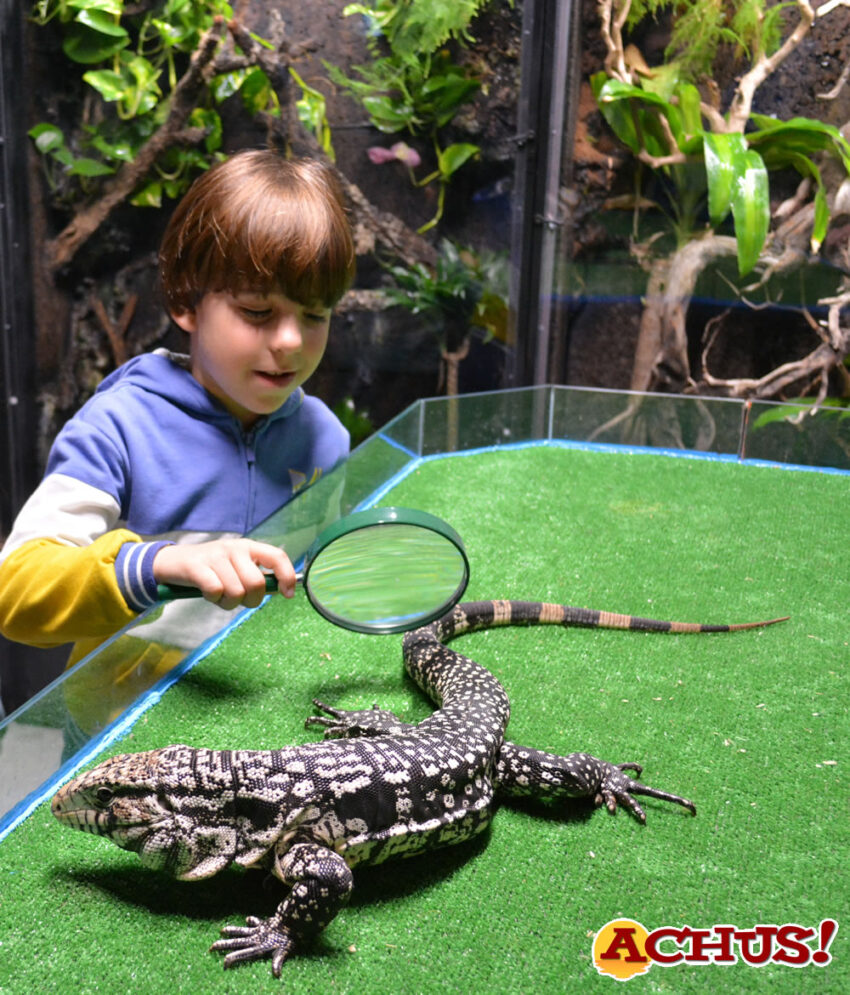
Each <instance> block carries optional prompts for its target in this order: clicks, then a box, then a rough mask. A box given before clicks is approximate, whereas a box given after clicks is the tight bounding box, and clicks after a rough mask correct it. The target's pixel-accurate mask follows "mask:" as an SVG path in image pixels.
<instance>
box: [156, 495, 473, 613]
mask: <svg viewBox="0 0 850 995" xmlns="http://www.w3.org/2000/svg"><path fill="white" fill-rule="evenodd" d="M297 580H299V581H300V582H301V583H302V584H303V586H304V590H305V592H306V594H307V597H308V598H309V600H310V604H311V605H312V606H313V607H314V608H315V609H316V611H317V612H318V613H319V614H320V615H322V616H324V618H326V619H327V620H328V621H329V622H333V624H334V625H339V626H342V628H344V629H351V630H352V631H354V632H373V633H388V632H406V631H407V630H409V629H415V628H418V627H419V626H420V625H427V624H428V623H429V622H433V621H434V619H437V618H439V617H440V616H441V615H443V614H445V613H446V612H447V611H449V609H451V608H453V607H454V606H455V605H456V604H457V603H458V601H460V599H461V597H462V596H463V592H464V591H465V590H466V585H467V583H468V581H469V561H468V560H467V558H466V550H465V549H464V546H463V541H462V539H461V538H460V536H459V535H458V534H457V532H455V530H454V529H453V528H452V527H451V526H450V525H449V524H448V523H447V522H444V521H443V520H442V519H441V518H437V517H436V516H435V515H431V514H429V513H428V512H426V511H416V510H414V509H411V508H371V509H369V510H368V511H357V512H354V514H352V515H346V516H345V517H344V518H341V519H340V520H339V521H337V522H334V524H333V525H331V526H329V527H328V528H326V529H325V530H324V531H323V532H321V533H320V534H319V536H318V537H317V538H316V540H315V541H314V542H313V544H312V545H311V546H310V548H309V549H308V550H307V553H306V555H305V557H304V567H303V570H302V571H301V573H299V574H298V575H297ZM266 590H268V591H276V590H277V578H276V577H275V576H274V575H273V574H269V575H267V577H266ZM157 593H158V596H159V600H160V601H171V600H172V599H175V598H199V597H202V595H201V592H200V590H198V588H196V587H179V586H177V585H171V584H160V585H159V587H158V592H157Z"/></svg>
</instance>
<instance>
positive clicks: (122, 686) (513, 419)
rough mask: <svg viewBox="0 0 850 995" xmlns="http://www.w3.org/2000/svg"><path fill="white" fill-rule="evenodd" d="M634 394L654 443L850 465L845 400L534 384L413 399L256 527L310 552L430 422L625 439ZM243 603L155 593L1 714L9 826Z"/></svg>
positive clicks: (0, 792)
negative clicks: (811, 401) (814, 405)
mask: <svg viewBox="0 0 850 995" xmlns="http://www.w3.org/2000/svg"><path fill="white" fill-rule="evenodd" d="M638 402H639V404H638ZM636 404H637V405H638V406H637V411H638V412H639V415H640V418H642V419H643V420H644V422H645V424H646V425H647V426H648V428H649V429H651V430H652V431H651V432H649V431H648V432H647V438H649V439H650V440H651V441H650V442H649V445H652V446H657V447H661V448H677V449H679V448H686V449H698V448H702V449H704V450H705V451H707V452H713V453H727V454H734V453H736V452H738V451H739V450H740V449H741V448H744V449H745V452H746V455H747V456H748V457H751V458H759V459H768V460H775V461H779V462H791V463H795V464H803V465H811V466H834V467H839V468H844V469H850V459H848V453H850V418H848V415H850V412H848V411H847V410H845V409H834V408H827V409H823V410H821V411H819V412H818V413H817V414H816V415H815V416H814V417H812V416H811V415H809V414H808V410H807V409H806V410H803V411H801V409H800V408H799V407H792V406H790V405H771V404H757V405H753V406H752V410H751V412H750V415H749V420H748V423H747V429H746V438H745V440H744V441H745V442H746V446H745V447H743V446H742V442H741V432H740V426H741V425H742V424H743V414H744V413H745V411H746V410H747V406H746V405H745V404H744V403H743V402H740V401H728V400H724V399H715V400H705V399H699V398H690V397H676V396H672V395H633V394H627V393H619V392H616V391H599V390H589V389H577V388H560V387H558V388H551V387H540V388H528V389H523V390H512V391H501V392H493V393H486V394H475V395H465V396H460V397H456V398H439V399H436V400H431V401H428V402H417V404H415V405H414V406H413V407H412V408H411V409H410V410H409V411H408V412H405V413H403V414H402V415H400V416H399V417H398V418H397V419H396V420H395V421H394V422H392V423H390V425H388V426H387V428H386V430H384V431H382V432H381V433H379V434H378V435H375V436H373V437H372V438H370V439H369V440H367V441H366V442H365V443H363V445H361V446H359V447H358V448H357V449H356V450H355V451H354V452H353V453H352V455H351V457H350V459H349V460H348V462H347V463H346V464H345V465H344V466H342V467H340V468H338V469H337V470H336V471H334V472H333V473H331V474H328V475H327V476H326V477H324V478H322V479H321V480H320V481H318V482H317V483H316V484H315V485H314V486H312V487H311V488H309V489H308V490H306V491H305V492H304V493H303V494H301V495H300V496H299V497H297V498H296V499H295V500H294V501H292V502H291V503H290V504H288V505H286V506H285V507H283V508H281V509H280V510H279V511H278V512H276V513H275V514H274V515H272V516H271V517H270V518H269V519H267V521H265V522H263V523H262V525H260V526H259V527H258V528H257V529H256V530H255V532H254V533H253V534H254V535H256V536H257V537H260V538H263V539H266V540H269V541H274V542H278V543H280V544H281V545H283V546H284V548H285V549H286V550H287V552H288V554H289V555H290V556H291V557H292V558H293V559H298V558H300V557H301V556H302V555H303V553H304V552H305V550H306V549H307V547H308V546H309V544H310V542H312V539H313V538H314V537H315V535H316V533H317V531H319V530H320V529H321V528H322V527H323V526H324V525H325V524H327V523H328V522H329V521H333V520H334V519H335V518H337V517H339V515H340V514H344V513H347V512H349V511H351V510H353V509H354V508H355V507H357V506H358V505H362V504H363V503H364V502H366V501H367V499H370V498H374V497H375V495H376V494H378V495H380V491H381V489H383V488H384V486H385V485H386V483H387V481H389V480H391V479H393V478H395V477H397V475H398V474H399V473H400V472H403V471H404V470H405V469H406V468H408V467H410V466H414V465H416V459H415V457H414V456H413V455H412V452H413V451H415V448H418V441H416V440H418V438H419V435H420V432H421V437H422V452H423V454H424V455H432V454H436V453H440V452H450V451H452V450H453V449H454V450H463V449H475V448H480V447H488V446H499V445H506V444H511V443H521V442H529V441H532V442H533V441H536V440H540V439H547V438H556V439H572V440H577V441H585V442H602V443H616V442H619V443H622V442H624V441H627V438H626V431H625V424H624V422H625V418H624V415H625V413H626V412H629V411H630V410H632V408H630V405H632V407H634V406H635V405H636ZM801 415H802V417H801ZM615 422H616V424H614V423H615ZM453 433H455V434H454V435H453ZM701 433H702V434H701ZM655 440H663V441H655ZM414 442H415V446H411V448H408V447H407V445H406V444H407V443H414ZM674 443H675V444H674ZM631 444H634V443H633V442H632V443H631ZM642 444H644V443H642ZM378 499H379V498H378ZM240 614H242V610H241V609H237V610H235V611H233V612H229V613H223V612H222V611H221V610H220V609H218V608H216V607H215V606H214V605H211V604H208V603H207V602H205V601H203V600H200V599H198V600H195V599H191V600H187V601H183V602H174V603H171V604H168V605H165V606H158V607H157V608H155V609H153V610H151V611H150V612H148V613H147V614H145V615H144V616H142V617H141V618H140V619H139V620H138V621H137V622H136V623H135V624H134V625H132V626H130V627H128V628H127V629H126V630H125V631H123V632H122V633H119V634H118V635H117V636H115V637H113V639H112V640H110V641H108V642H107V643H105V644H103V645H102V646H100V647H99V648H98V649H96V650H95V651H93V652H92V653H91V654H90V655H89V656H87V657H84V658H83V657H82V656H81V658H80V662H79V663H77V664H76V666H74V667H73V669H71V670H68V671H66V672H65V674H63V676H62V677H60V678H59V679H58V680H57V681H55V682H54V683H53V684H52V685H50V686H49V687H48V688H46V689H45V690H44V691H43V692H42V693H41V694H39V695H38V696H37V697H36V698H34V699H32V700H31V701H30V702H28V703H27V704H26V705H25V706H24V707H23V708H21V709H19V710H18V711H17V712H15V713H14V714H13V715H11V716H9V717H8V718H7V719H6V720H5V721H4V722H2V723H0V832H2V830H3V828H4V825H9V824H10V823H11V822H12V821H13V820H14V818H15V814H14V813H12V814H7V813H10V811H11V810H12V809H14V808H15V807H16V806H17V805H18V803H19V802H21V800H22V799H24V798H25V796H27V795H28V794H29V793H30V792H33V791H34V790H35V789H37V788H39V786H41V785H43V784H44V783H45V782H46V781H49V780H50V778H51V777H53V776H54V775H55V774H56V772H57V771H58V770H59V769H60V768H61V766H62V765H63V764H64V763H66V762H68V761H69V760H70V758H72V757H73V756H74V755H75V754H77V753H78V752H79V751H80V750H81V749H83V747H85V746H86V744H88V743H90V742H91V740H92V739H93V738H95V737H99V736H103V735H109V730H110V728H112V729H114V728H115V724H116V723H118V724H120V723H121V721H122V719H121V716H122V715H123V714H125V713H126V710H127V709H128V708H130V707H131V706H132V705H133V702H135V701H137V699H139V697H140V695H142V694H144V692H146V691H148V690H149V689H150V688H152V687H153V688H155V691H154V693H157V691H159V690H164V688H165V687H167V686H168V684H169V683H170V682H171V681H173V680H175V679H177V678H178V677H179V675H180V674H181V673H182V671H183V669H184V668H185V667H187V666H189V665H191V662H192V661H193V659H195V658H196V657H197V655H198V654H199V653H202V652H203V650H204V648H205V647H206V646H208V645H210V644H211V643H212V642H213V641H215V640H217V639H218V638H221V633H222V632H223V631H226V630H227V628H229V627H230V626H232V625H233V624H234V622H235V621H236V620H237V619H238V617H239V616H240ZM24 807H25V806H21V807H19V808H18V812H20V811H21V810H22V809H23V808H24ZM4 814H6V819H5V820H4V819H3V816H4Z"/></svg>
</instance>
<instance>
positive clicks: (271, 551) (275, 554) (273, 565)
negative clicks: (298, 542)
mask: <svg viewBox="0 0 850 995" xmlns="http://www.w3.org/2000/svg"><path fill="white" fill-rule="evenodd" d="M251 555H252V558H253V560H254V562H255V563H257V564H259V565H260V566H261V567H265V568H266V569H267V570H272V571H273V572H274V575H275V577H276V578H277V586H278V589H279V590H280V593H281V594H282V595H283V596H284V597H287V598H291V597H292V595H293V594H295V567H293V566H292V563H291V561H290V559H289V557H288V556H287V555H286V553H284V551H283V550H282V549H278V548H277V546H270V545H268V544H267V543H255V544H254V549H253V550H252V553H251ZM263 584H264V585H265V579H264V580H263Z"/></svg>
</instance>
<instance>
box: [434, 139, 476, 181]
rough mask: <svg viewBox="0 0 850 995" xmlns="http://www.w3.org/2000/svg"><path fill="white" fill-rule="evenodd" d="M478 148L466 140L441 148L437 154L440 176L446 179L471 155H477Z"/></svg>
mask: <svg viewBox="0 0 850 995" xmlns="http://www.w3.org/2000/svg"><path fill="white" fill-rule="evenodd" d="M480 151H481V150H480V148H479V147H478V146H477V145H470V144H469V143H468V142H459V143H457V144H455V145H448V146H446V148H444V149H442V150H441V152H440V154H439V156H438V159H437V161H438V165H439V167H440V178H441V179H443V180H447V179H448V178H449V177H450V176H451V175H452V174H453V173H456V172H457V171H458V170H459V169H460V167H461V166H462V165H463V164H464V163H465V162H468V161H469V160H470V159H471V158H472V157H473V156H475V155H478V153H479V152H480Z"/></svg>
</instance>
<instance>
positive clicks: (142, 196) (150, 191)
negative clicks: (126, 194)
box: [130, 180, 162, 207]
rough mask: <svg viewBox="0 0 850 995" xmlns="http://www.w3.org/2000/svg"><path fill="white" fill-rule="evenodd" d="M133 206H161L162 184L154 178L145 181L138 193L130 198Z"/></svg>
mask: <svg viewBox="0 0 850 995" xmlns="http://www.w3.org/2000/svg"><path fill="white" fill-rule="evenodd" d="M130 203H131V204H132V205H133V206H134V207H161V206H162V184H161V183H160V182H158V181H156V180H154V181H152V182H151V183H146V184H145V185H144V186H143V187H142V189H141V190H139V192H138V193H136V194H134V195H133V196H132V197H131V198H130Z"/></svg>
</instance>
